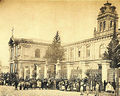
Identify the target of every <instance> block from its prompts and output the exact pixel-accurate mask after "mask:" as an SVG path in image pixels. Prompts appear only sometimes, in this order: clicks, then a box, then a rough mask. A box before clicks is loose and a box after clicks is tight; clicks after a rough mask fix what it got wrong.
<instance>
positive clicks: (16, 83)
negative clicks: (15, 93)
mask: <svg viewBox="0 0 120 96" xmlns="http://www.w3.org/2000/svg"><path fill="white" fill-rule="evenodd" d="M18 84H19V82H18V80H17V79H16V80H15V90H17V87H18Z"/></svg>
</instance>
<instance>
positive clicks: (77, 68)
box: [10, 2, 120, 79]
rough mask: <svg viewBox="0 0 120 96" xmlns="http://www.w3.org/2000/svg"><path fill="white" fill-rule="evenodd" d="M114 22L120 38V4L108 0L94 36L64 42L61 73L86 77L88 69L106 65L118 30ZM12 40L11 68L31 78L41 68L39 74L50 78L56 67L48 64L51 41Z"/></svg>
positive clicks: (63, 75) (59, 72)
mask: <svg viewBox="0 0 120 96" xmlns="http://www.w3.org/2000/svg"><path fill="white" fill-rule="evenodd" d="M114 22H115V23H116V31H117V34H118V38H119V37H120V35H119V34H120V31H119V30H118V14H117V12H116V7H115V6H112V5H111V3H108V2H107V3H105V4H104V6H103V7H101V8H100V12H99V14H98V18H97V24H98V25H97V29H96V28H95V30H94V37H93V38H90V39H87V40H83V41H79V42H75V43H73V44H67V45H63V47H64V49H65V58H66V59H65V61H62V62H60V64H59V68H58V66H57V68H58V69H59V70H57V74H59V75H60V74H61V76H62V77H64V78H67V79H70V78H84V77H86V71H87V70H90V69H91V70H93V71H95V72H96V70H98V69H99V65H101V66H102V62H103V60H102V57H103V53H104V52H105V50H106V49H107V48H106V47H107V45H108V44H109V42H110V40H111V38H112V35H113V32H114V28H115V27H114ZM11 42H13V46H12V45H10V68H11V70H10V71H11V72H18V73H19V76H20V77H24V78H26V77H27V76H29V78H31V77H32V75H33V74H34V73H35V72H34V70H37V71H36V74H37V78H42V77H43V78H48V77H49V76H50V72H51V71H53V70H54V68H53V67H54V65H53V64H48V66H49V68H48V66H46V62H45V59H44V56H45V53H46V50H47V48H48V46H49V44H47V43H43V42H39V43H38V42H34V41H31V40H28V39H14V38H11ZM38 53H39V54H38ZM60 65H61V66H60ZM50 66H52V67H50ZM35 68H36V69H35ZM50 68H53V69H50ZM48 70H49V72H48ZM32 73H33V74H32ZM40 74H41V75H40ZM48 74H49V76H48ZM58 77H59V76H57V78H58Z"/></svg>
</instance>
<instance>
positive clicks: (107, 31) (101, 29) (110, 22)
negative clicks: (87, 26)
mask: <svg viewBox="0 0 120 96" xmlns="http://www.w3.org/2000/svg"><path fill="white" fill-rule="evenodd" d="M114 22H116V29H117V30H116V31H118V14H117V12H116V7H115V6H112V4H111V3H109V2H108V1H107V3H105V4H104V6H103V7H101V8H100V12H99V14H98V18H97V30H96V31H94V36H95V37H101V36H108V35H112V34H113V31H114Z"/></svg>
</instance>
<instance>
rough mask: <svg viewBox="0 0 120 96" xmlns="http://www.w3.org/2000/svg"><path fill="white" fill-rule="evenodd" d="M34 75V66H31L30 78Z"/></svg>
mask: <svg viewBox="0 0 120 96" xmlns="http://www.w3.org/2000/svg"><path fill="white" fill-rule="evenodd" d="M32 77H33V66H30V78H32Z"/></svg>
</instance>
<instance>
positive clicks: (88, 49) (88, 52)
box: [86, 45, 90, 57]
mask: <svg viewBox="0 0 120 96" xmlns="http://www.w3.org/2000/svg"><path fill="white" fill-rule="evenodd" d="M86 57H90V46H88V45H87V46H86Z"/></svg>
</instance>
